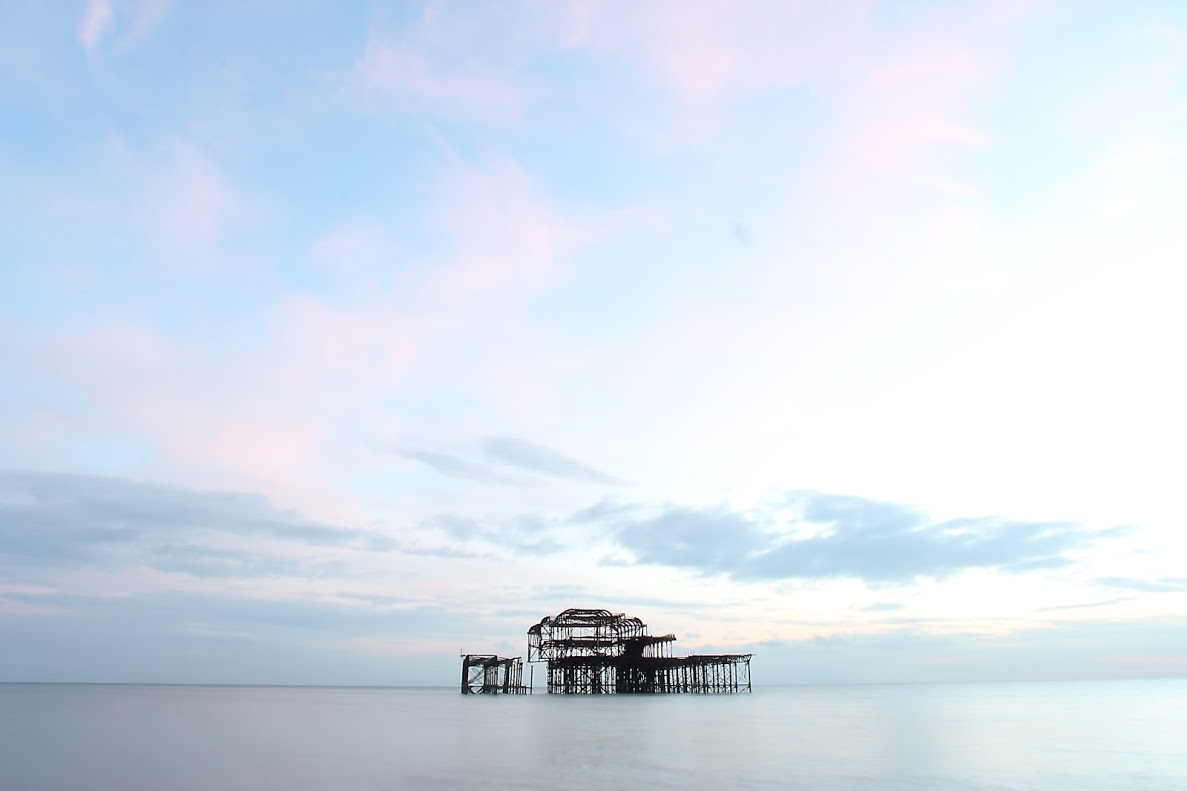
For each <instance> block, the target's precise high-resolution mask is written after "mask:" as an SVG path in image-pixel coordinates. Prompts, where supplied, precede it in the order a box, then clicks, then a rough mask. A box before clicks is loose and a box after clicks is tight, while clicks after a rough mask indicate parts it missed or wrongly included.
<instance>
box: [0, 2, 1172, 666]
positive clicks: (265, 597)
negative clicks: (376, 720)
mask: <svg viewBox="0 0 1187 791" xmlns="http://www.w3.org/2000/svg"><path fill="white" fill-rule="evenodd" d="M1184 141H1187V5H1185V4H1183V3H1181V2H1178V1H1177V0H1166V1H1165V2H1158V1H1156V0H1137V1H1135V2H1126V3H1119V2H1111V1H1107V0H1095V1H1094V0H1066V1H1063V2H1061V1H1060V0H1050V1H1049V2H1048V1H1044V0H1034V1H1033V2H1028V1H1027V0H967V1H965V0H960V1H958V2H948V1H947V0H945V1H944V2H940V1H939V0H936V1H935V2H930V1H922V0H920V1H914V0H893V1H891V0H883V1H880V0H857V1H855V2H848V1H847V0H820V1H819V2H813V1H812V0H803V1H796V0H772V2H765V1H764V0H753V1H752V0H728V1H726V0H721V1H720V2H716V1H713V0H685V1H683V2H680V3H675V2H659V1H656V2H647V1H646V0H633V1H632V2H618V1H617V0H606V1H605V2H600V1H599V0H555V1H554V2H543V0H540V1H539V2H498V3H496V2H474V1H473V0H461V1H459V2H431V1H425V2H403V3H400V2H389V3H375V4H369V3H366V2H357V3H338V2H317V1H316V0H295V1H294V2H290V3H276V2H274V1H273V0H246V1H245V2H236V3H213V4H212V3H196V2H180V1H177V2H169V1H168V0H87V1H86V2H65V1H64V2H55V3H20V2H3V1H0V184H2V185H3V188H2V189H0V642H3V645H4V650H3V651H0V681H101V682H107V681H113V682H186V683H280V684H290V683H291V684H442V685H444V684H454V683H456V682H457V677H458V676H457V674H458V672H459V667H460V663H459V661H458V659H457V657H458V654H459V653H460V652H462V651H466V652H475V653H488V652H496V651H497V652H498V653H500V654H503V655H513V656H514V655H522V654H523V653H524V645H525V642H526V635H525V633H526V630H527V628H528V627H529V626H530V625H532V624H533V623H535V622H537V621H539V620H540V618H541V617H543V616H545V615H549V614H555V613H557V612H559V611H561V610H563V609H566V608H568V607H601V608H606V609H609V610H612V611H614V612H625V613H627V614H629V615H634V616H638V617H641V618H642V619H643V620H645V621H646V622H648V623H649V624H650V625H651V627H652V630H653V631H654V632H655V633H659V634H664V633H668V632H672V633H675V634H676V635H678V636H679V637H680V640H679V642H678V643H677V644H676V645H677V647H678V648H679V649H682V650H683V651H686V652H701V653H708V652H726V651H729V652H753V653H754V654H755V658H754V662H753V674H754V680H755V682H756V683H759V684H763V683H769V684H774V683H786V684H793V683H847V682H860V683H866V682H897V681H947V680H995V679H1002V680H1012V679H1059V678H1096V677H1142V676H1173V675H1185V674H1187V571H1184V566H1183V559H1184V558H1185V557H1187V535H1185V534H1184V530H1183V526H1184V524H1187V520H1185V517H1187V505H1185V503H1184V498H1183V494H1182V481H1183V480H1184V479H1185V478H1187V462H1185V461H1184V448H1185V447H1187V420H1185V418H1184V408H1183V404H1185V403H1187V373H1185V370H1184V366H1183V363H1182V359H1183V351H1182V350H1183V339H1184V338H1187V311H1184V310H1183V309H1182V304H1181V303H1182V295H1183V294H1184V293H1185V292H1184V286H1187V275H1185V274H1184V264H1185V262H1187V241H1184V240H1185V239H1187V236H1185V235H1184V233H1183V230H1182V229H1183V226H1184V222H1185V221H1187V186H1185V185H1187V143H1185V142H1184Z"/></svg>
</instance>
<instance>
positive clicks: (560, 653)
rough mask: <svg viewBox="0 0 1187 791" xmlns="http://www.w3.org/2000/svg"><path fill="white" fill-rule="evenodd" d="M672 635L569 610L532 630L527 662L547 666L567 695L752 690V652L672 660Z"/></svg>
mask: <svg viewBox="0 0 1187 791" xmlns="http://www.w3.org/2000/svg"><path fill="white" fill-rule="evenodd" d="M675 642H676V636H675V635H671V634H665V635H649V634H648V633H647V624H645V623H643V622H642V621H641V620H639V619H638V618H628V617H627V616H625V615H623V614H621V613H618V614H614V613H611V612H610V611H609V610H580V609H569V610H565V611H564V612H562V613H561V614H559V615H555V616H549V617H546V618H544V619H542V620H541V621H540V622H539V623H538V624H536V625H535V626H533V627H532V628H530V629H528V661H529V662H547V664H548V691H549V692H551V693H559V694H564V695H574V694H586V695H599V694H615V693H618V694H626V693H673V692H700V693H707V692H726V693H732V692H750V691H751V688H750V657H751V656H752V655H751V654H712V655H706V654H701V655H697V654H693V655H691V656H672V644H673V643H675Z"/></svg>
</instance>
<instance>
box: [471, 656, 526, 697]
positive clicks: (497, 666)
mask: <svg viewBox="0 0 1187 791" xmlns="http://www.w3.org/2000/svg"><path fill="white" fill-rule="evenodd" d="M530 691H531V690H530V689H529V688H528V687H526V686H524V683H523V657H519V656H513V657H503V656H495V655H494V654H463V655H462V694H463V695H498V694H503V695H522V694H524V693H525V692H530Z"/></svg>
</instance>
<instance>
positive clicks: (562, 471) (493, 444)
mask: <svg viewBox="0 0 1187 791" xmlns="http://www.w3.org/2000/svg"><path fill="white" fill-rule="evenodd" d="M482 450H483V452H484V453H485V454H486V456H487V458H490V459H492V460H494V461H496V462H498V463H500V464H505V465H507V466H510V467H515V468H518V469H521V470H525V471H527V472H533V473H538V474H541V475H547V476H550V477H554V478H564V479H567V480H571V481H578V482H582V483H597V484H605V485H616V484H620V483H622V481H620V480H618V479H617V478H615V477H614V476H612V475H607V474H606V473H604V472H601V471H599V470H595V469H594V468H593V467H589V466H587V465H585V464H582V463H581V462H579V461H577V460H575V459H572V458H569V457H568V456H566V455H564V454H563V453H559V452H558V451H555V450H551V449H549V448H545V447H543V446H541V445H535V444H532V443H531V442H527V441H526V440H522V439H515V438H514V437H491V438H489V439H487V440H486V441H485V442H483V443H482Z"/></svg>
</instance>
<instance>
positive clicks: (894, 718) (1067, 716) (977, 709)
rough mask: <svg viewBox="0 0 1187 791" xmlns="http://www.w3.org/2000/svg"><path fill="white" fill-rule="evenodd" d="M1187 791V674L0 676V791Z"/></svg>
mask: <svg viewBox="0 0 1187 791" xmlns="http://www.w3.org/2000/svg"><path fill="white" fill-rule="evenodd" d="M422 788H423V789H478V788H481V789H548V791H558V789H648V791H654V790H656V789H694V790H695V789H756V788H762V789H767V788H770V789H829V790H830V791H834V790H840V791H844V790H845V789H855V790H857V789H860V791H871V790H872V789H928V790H929V791H930V790H932V789H934V790H935V791H940V790H941V789H942V790H943V791H951V790H952V789H977V790H978V791H990V790H993V791H1000V790H1002V789H1077V790H1079V789H1102V791H1103V790H1114V789H1187V679H1178V680H1126V681H1075V682H1071V681H1068V682H1028V683H983V684H947V683H944V684H888V685H837V686H787V687H756V688H755V689H754V691H753V692H752V693H750V694H745V693H743V694H736V695H637V696H635V695H620V696H562V695H547V694H543V693H542V692H540V691H537V694H534V695H523V696H518V695H507V696H493V695H491V696H486V695H466V696H463V695H461V694H459V693H458V691H457V690H456V689H454V688H450V689H444V688H364V687H251V686H152V685H90V684H0V789H3V791H75V790H76V791H141V790H143V791H171V790H175V791H208V790H219V791H225V790H226V791H229V790H230V789H242V790H243V791H260V790H261V789H278V790H281V789H283V791H330V790H331V789H332V790H333V791H351V790H358V791H363V790H366V789H374V790H375V791H379V790H380V789H382V790H383V791H391V790H393V789H422Z"/></svg>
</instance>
